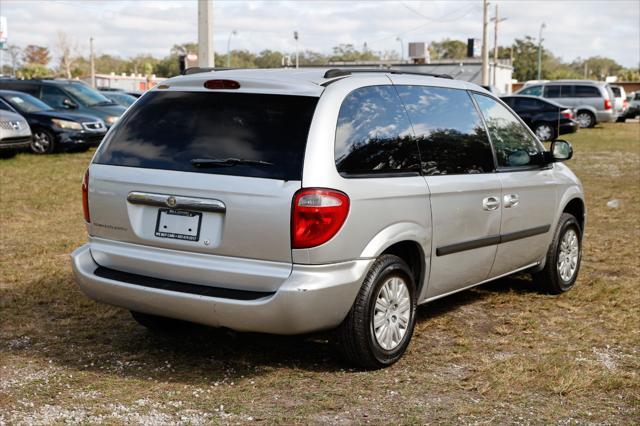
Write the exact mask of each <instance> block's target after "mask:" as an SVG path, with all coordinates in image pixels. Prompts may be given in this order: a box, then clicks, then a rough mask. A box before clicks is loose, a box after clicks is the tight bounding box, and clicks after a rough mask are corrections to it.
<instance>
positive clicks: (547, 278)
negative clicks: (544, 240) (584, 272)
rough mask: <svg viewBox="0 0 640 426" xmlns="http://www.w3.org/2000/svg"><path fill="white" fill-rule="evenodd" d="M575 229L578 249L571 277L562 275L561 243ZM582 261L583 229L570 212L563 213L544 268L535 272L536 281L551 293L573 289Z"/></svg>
mask: <svg viewBox="0 0 640 426" xmlns="http://www.w3.org/2000/svg"><path fill="white" fill-rule="evenodd" d="M570 231H573V232H574V233H575V235H576V237H577V244H578V251H577V261H576V264H575V271H574V272H573V273H572V275H571V277H570V278H569V279H565V278H563V277H562V275H561V273H560V271H559V270H558V269H559V268H560V266H559V262H560V260H561V258H560V256H562V255H563V254H562V253H561V244H562V241H563V238H564V237H565V235H566V234H567V233H569V232H570ZM569 236H570V235H569ZM581 261H582V229H581V228H580V224H579V223H578V220H577V219H576V218H575V217H574V216H573V215H571V214H569V213H562V215H561V216H560V220H559V222H558V226H557V228H556V232H555V234H554V236H553V242H552V243H551V245H550V246H549V250H548V252H547V257H546V263H545V266H544V269H543V270H541V271H540V272H537V273H535V274H533V279H534V281H535V283H536V284H537V285H538V286H539V287H540V288H541V289H542V290H543V291H545V292H547V293H550V294H560V293H564V292H566V291H569V290H571V288H573V285H574V284H575V282H576V279H577V278H578V273H579V272H580V263H581Z"/></svg>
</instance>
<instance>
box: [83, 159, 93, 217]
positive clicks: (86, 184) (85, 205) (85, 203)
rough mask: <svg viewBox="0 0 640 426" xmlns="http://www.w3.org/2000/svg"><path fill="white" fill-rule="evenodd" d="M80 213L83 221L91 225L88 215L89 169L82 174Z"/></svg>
mask: <svg viewBox="0 0 640 426" xmlns="http://www.w3.org/2000/svg"><path fill="white" fill-rule="evenodd" d="M82 212H83V213H84V221H85V222H87V223H91V216H90V215H89V169H87V171H86V172H84V177H83V178H82Z"/></svg>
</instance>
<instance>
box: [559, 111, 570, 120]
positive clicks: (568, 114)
mask: <svg viewBox="0 0 640 426" xmlns="http://www.w3.org/2000/svg"><path fill="white" fill-rule="evenodd" d="M560 114H561V115H562V116H563V117H564V118H568V119H569V120H571V119H572V118H573V113H572V112H571V110H570V109H565V110H564V111H560Z"/></svg>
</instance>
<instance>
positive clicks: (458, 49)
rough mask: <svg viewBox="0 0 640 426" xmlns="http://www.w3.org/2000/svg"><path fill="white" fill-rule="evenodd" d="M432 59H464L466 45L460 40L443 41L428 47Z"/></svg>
mask: <svg viewBox="0 0 640 426" xmlns="http://www.w3.org/2000/svg"><path fill="white" fill-rule="evenodd" d="M429 52H430V53H431V54H432V55H433V56H432V58H433V59H464V58H466V56H467V43H465V42H463V41H460V40H451V39H448V38H447V39H445V40H442V41H434V42H432V43H431V44H430V45H429Z"/></svg>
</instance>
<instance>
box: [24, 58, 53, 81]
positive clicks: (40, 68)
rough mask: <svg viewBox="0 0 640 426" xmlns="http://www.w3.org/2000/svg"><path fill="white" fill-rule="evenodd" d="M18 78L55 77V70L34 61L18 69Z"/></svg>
mask: <svg viewBox="0 0 640 426" xmlns="http://www.w3.org/2000/svg"><path fill="white" fill-rule="evenodd" d="M16 76H17V77H18V78H25V79H30V78H45V77H53V72H52V71H51V70H50V69H49V68H47V67H46V66H44V65H42V64H38V63H34V62H30V63H28V64H25V65H24V66H23V67H21V68H20V69H19V70H18V71H16Z"/></svg>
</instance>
